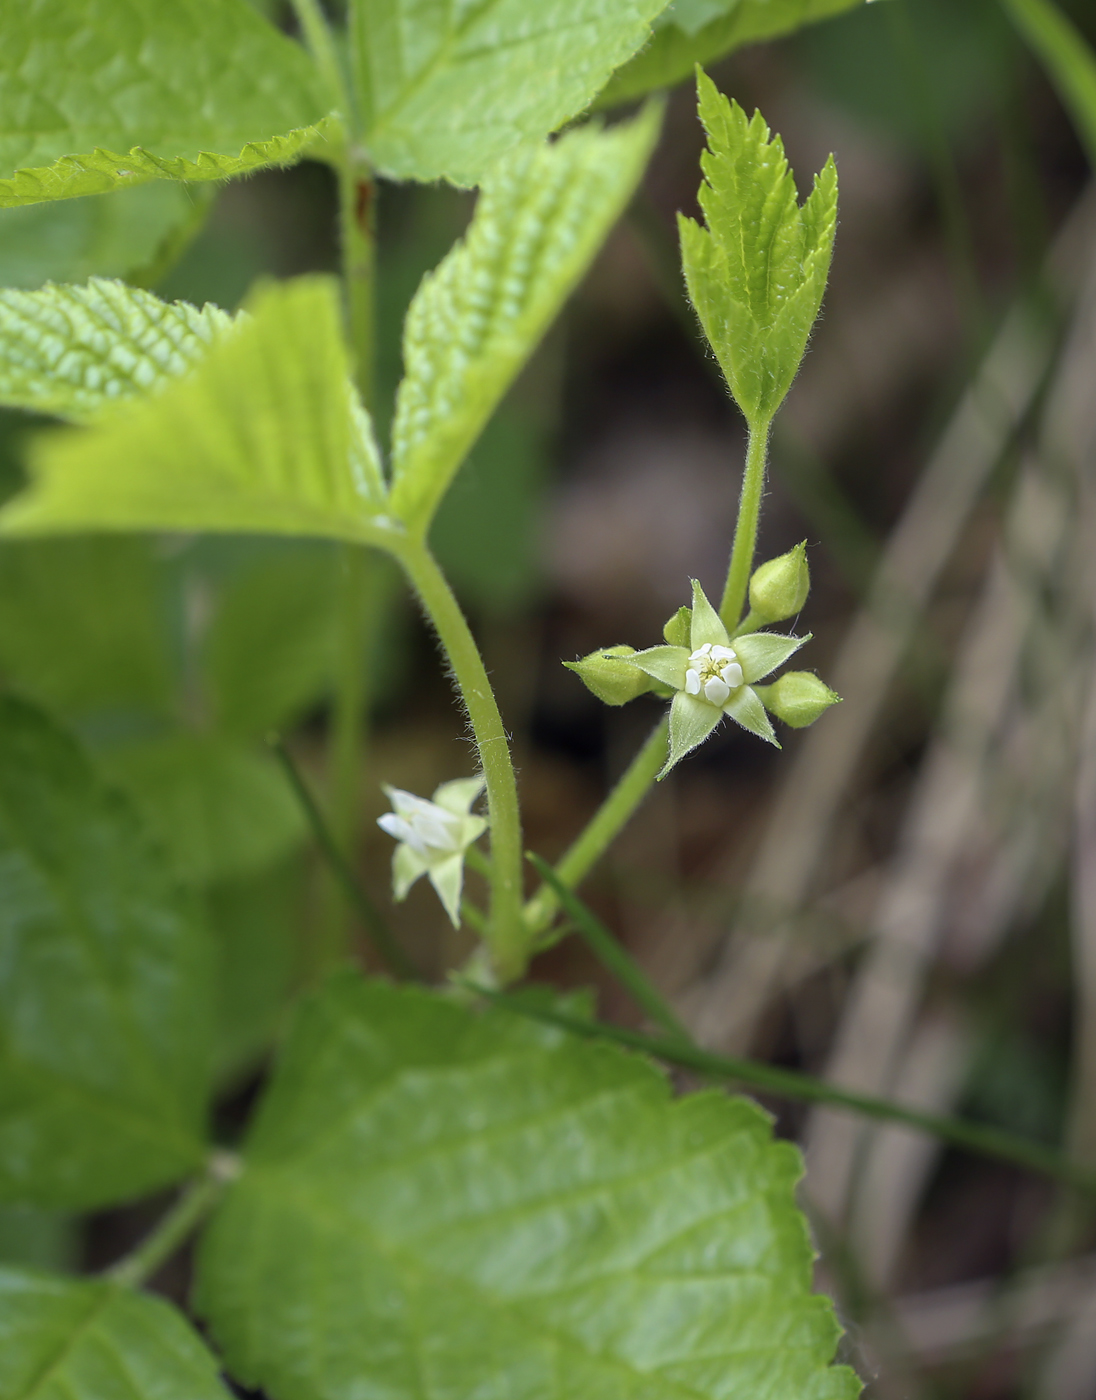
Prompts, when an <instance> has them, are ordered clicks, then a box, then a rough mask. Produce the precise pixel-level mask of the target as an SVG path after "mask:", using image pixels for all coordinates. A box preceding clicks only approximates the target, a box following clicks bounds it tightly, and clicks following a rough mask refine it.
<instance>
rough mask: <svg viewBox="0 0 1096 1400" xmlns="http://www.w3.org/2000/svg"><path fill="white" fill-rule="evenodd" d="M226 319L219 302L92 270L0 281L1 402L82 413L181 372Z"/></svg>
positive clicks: (93, 413)
mask: <svg viewBox="0 0 1096 1400" xmlns="http://www.w3.org/2000/svg"><path fill="white" fill-rule="evenodd" d="M232 324H233V319H232V317H231V316H228V315H226V313H225V312H223V311H222V310H221V309H220V308H219V307H216V306H204V307H202V309H201V310H199V309H198V307H196V306H190V305H189V304H188V303H187V302H185V301H176V302H171V303H168V302H164V301H161V300H160V298H159V297H156V296H153V295H152V293H151V292H146V291H142V290H141V289H140V288H138V287H127V286H126V285H125V284H124V283H122V282H112V281H106V280H104V279H102V278H98V277H93V278H92V279H91V280H90V281H89V282H88V284H87V286H84V287H68V286H65V287H59V286H53V285H48V286H45V287H43V288H41V289H40V290H39V291H35V292H24V291H17V290H14V289H12V290H0V403H3V404H6V405H7V406H8V407H10V408H26V409H31V410H32V411H33V412H35V413H51V414H55V415H56V416H57V417H59V418H67V419H69V420H70V421H72V422H74V423H86V422H90V421H91V420H92V419H94V418H96V417H97V416H99V415H100V414H102V413H103V411H104V410H105V409H108V408H111V407H114V406H115V405H117V404H118V403H121V402H123V401H125V400H127V399H133V398H140V397H143V396H144V395H147V394H149V393H151V392H152V391H153V390H155V389H158V388H161V387H162V386H163V385H164V384H165V383H166V382H167V381H168V380H169V379H172V378H178V377H179V376H181V375H185V374H187V373H189V371H191V370H192V369H194V368H195V367H196V366H197V365H199V364H201V362H202V360H204V359H205V357H206V355H207V354H208V353H209V348H210V346H211V345H212V344H213V343H214V341H215V340H216V339H217V338H218V336H220V335H222V334H223V333H224V332H225V331H226V330H228V329H229V328H230V327H231V326H232Z"/></svg>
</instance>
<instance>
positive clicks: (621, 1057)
mask: <svg viewBox="0 0 1096 1400" xmlns="http://www.w3.org/2000/svg"><path fill="white" fill-rule="evenodd" d="M799 1173H800V1163H799V1157H798V1154H797V1153H796V1151H795V1150H794V1149H793V1148H792V1147H790V1146H789V1145H787V1144H784V1143H775V1142H774V1141H773V1139H772V1134H771V1130H770V1127H769V1123H768V1120H767V1119H766V1117H765V1115H764V1114H763V1113H762V1112H761V1111H760V1110H759V1109H758V1108H757V1107H756V1106H755V1105H753V1104H751V1103H749V1102H748V1101H746V1100H744V1099H738V1098H728V1097H726V1096H725V1095H723V1094H722V1093H717V1092H709V1093H703V1094H694V1095H692V1096H690V1097H688V1098H684V1099H680V1100H678V1101H677V1102H673V1101H672V1100H671V1095H670V1088H669V1085H668V1084H667V1082H666V1079H665V1078H664V1076H663V1075H662V1074H660V1073H659V1072H658V1071H657V1070H656V1069H655V1068H654V1067H653V1066H651V1065H650V1064H648V1063H646V1062H644V1061H643V1060H641V1059H639V1058H637V1057H635V1056H630V1055H625V1054H623V1053H621V1052H620V1051H618V1050H616V1049H614V1048H611V1047H608V1046H605V1045H597V1046H594V1045H591V1044H589V1043H584V1042H578V1041H575V1040H573V1039H571V1038H570V1037H567V1036H564V1035H561V1034H560V1033H558V1032H555V1031H552V1030H548V1029H547V1028H545V1027H543V1026H535V1025H533V1024H531V1023H530V1022H529V1021H527V1020H525V1019H520V1018H516V1017H513V1016H512V1015H510V1014H508V1013H505V1012H501V1011H495V1012H489V1013H486V1014H482V1015H477V1014H475V1013H473V1012H470V1011H468V1010H466V1009H464V1008H462V1007H460V1006H458V1005H456V1004H454V1003H453V1002H452V1001H450V1000H448V999H445V998H442V997H438V996H436V995H433V994H431V993H428V992H423V991H418V990H410V989H396V988H393V987H391V986H387V985H382V984H377V983H373V984H370V983H365V982H362V981H361V980H360V979H359V978H358V977H357V976H356V975H354V974H346V975H345V976H342V977H340V978H338V979H336V980H335V981H334V982H332V983H331V984H330V985H329V986H328V987H327V988H326V990H324V991H323V992H322V993H320V994H319V995H317V996H315V997H314V998H313V999H312V1000H311V1001H310V1002H308V1003H306V1004H305V1006H304V1008H303V1009H302V1010H301V1012H300V1013H299V1016H298V1019H297V1022H296V1024H295V1027H294V1029H293V1031H292V1032H291V1034H290V1037H289V1041H288V1044H287V1045H286V1047H285V1051H284V1055H283V1058H282V1062H281V1064H280V1066H279V1068H278V1070H277V1072H276V1075H275V1079H274V1081H273V1084H272V1085H271V1088H270V1090H269V1091H268V1097H267V1098H266V1100H265V1101H264V1103H263V1105H262V1107H261V1109H260V1111H259V1116H258V1120H257V1124H256V1126H255V1129H254V1131H253V1134H252V1137H251V1141H250V1144H249V1146H248V1148H247V1153H246V1170H245V1172H244V1174H243V1176H242V1177H241V1178H240V1180H239V1182H238V1183H237V1184H235V1185H234V1186H233V1187H231V1188H230V1193H229V1195H228V1197H227V1200H226V1202H225V1204H224V1205H223V1206H222V1207H221V1208H220V1210H219V1212H218V1214H217V1215H216V1216H215V1217H214V1219H213V1222H212V1225H211V1227H210V1230H209V1232H208V1233H207V1235H206V1237H205V1239H204V1241H203V1245H202V1249H201V1253H200V1257H199V1284H198V1305H199V1308H200V1310H201V1312H202V1313H203V1314H204V1315H205V1316H206V1317H208V1318H209V1320H210V1322H211V1325H212V1328H213V1333H214V1335H215V1337H216V1339H217V1341H218V1342H219V1343H220V1344H221V1345H222V1346H223V1348H224V1350H225V1353H226V1357H227V1360H228V1364H229V1367H230V1369H231V1370H232V1373H233V1374H234V1375H235V1376H236V1377H237V1378H238V1379H240V1380H242V1381H243V1382H244V1383H245V1384H247V1385H251V1386H261V1387H262V1388H263V1389H264V1390H266V1391H267V1393H268V1394H270V1395H271V1396H273V1397H275V1400H299V1398H300V1400H303V1397H309V1400H335V1397H342V1396H346V1395H350V1394H355V1395H357V1394H361V1395H365V1394H369V1395H384V1396H386V1397H388V1400H402V1397H406V1398H407V1400H412V1397H414V1400H433V1397H441V1396H467V1395H486V1394H491V1395H500V1396H501V1395H505V1396H506V1397H507V1400H544V1397H545V1396H561V1395H566V1396H572V1397H586V1396H590V1397H593V1396H606V1395H613V1396H618V1397H636V1400H639V1397H648V1396H655V1395H657V1396H659V1397H660V1398H661V1400H678V1398H680V1400H700V1398H701V1397H706V1396H710V1397H713V1398H714V1397H716V1396H718V1397H720V1400H747V1397H748V1398H749V1400H755V1398H756V1397H757V1396H758V1395H761V1394H764V1395H771V1396H774V1397H775V1396H780V1397H785V1396H787V1397H792V1396H794V1397H795V1398H796V1400H822V1397H826V1400H838V1398H839V1397H840V1398H841V1400H844V1397H851V1396H854V1395H855V1394H856V1392H857V1389H858V1386H857V1382H856V1380H855V1378H854V1376H853V1375H852V1373H851V1372H849V1371H847V1370H845V1369H843V1368H840V1369H829V1367H828V1363H829V1361H830V1358H831V1357H832V1355H833V1351H834V1345H835V1343H836V1340H837V1335H838V1327H837V1324H836V1322H835V1320H834V1317H833V1314H832V1311H831V1308H830V1305H829V1303H828V1302H827V1301H826V1300H824V1299H823V1298H820V1297H812V1296H811V1293H810V1278H811V1248H810V1244H809V1241H808V1238H807V1231H806V1228H805V1223H804V1221H803V1218H802V1216H801V1215H800V1214H799V1213H798V1211H797V1210H796V1208H795V1204H794V1199H793V1190H794V1185H795V1181H796V1179H797V1177H798V1176H799Z"/></svg>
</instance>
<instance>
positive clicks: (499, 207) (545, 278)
mask: <svg viewBox="0 0 1096 1400" xmlns="http://www.w3.org/2000/svg"><path fill="white" fill-rule="evenodd" d="M658 117H659V114H658V111H657V109H650V110H648V111H646V112H644V113H643V114H642V115H641V116H640V117H638V118H637V119H636V120H635V121H633V122H630V123H628V124H627V125H621V126H617V127H613V128H612V129H611V130H608V131H603V130H601V129H599V128H598V127H596V126H587V127H583V128H580V129H578V130H576V131H573V132H569V133H568V134H567V135H565V136H563V137H561V138H560V139H559V140H558V141H555V142H553V143H552V144H550V145H549V144H543V143H538V144H537V145H535V146H528V147H525V148H523V149H522V150H520V151H517V152H515V153H513V154H512V155H510V156H507V157H506V159H505V160H503V161H501V162H500V163H499V164H498V165H497V166H496V167H495V169H494V171H493V172H492V174H491V176H490V177H489V179H488V180H487V182H486V183H485V185H484V187H483V192H482V193H481V195H480V197H479V202H478V204H477V206H476V212H475V216H474V217H473V219H472V223H471V225H470V227H469V229H468V232H467V233H466V234H465V236H464V238H463V239H462V240H461V241H460V242H459V243H458V244H457V245H456V247H454V248H453V249H452V251H451V252H450V253H449V254H447V256H446V257H445V258H444V259H443V261H442V262H441V264H440V265H439V266H438V267H437V268H436V269H435V271H434V272H432V273H429V274H428V275H427V276H426V277H425V278H424V279H423V282H422V285H421V286H420V287H419V290H418V292H417V293H416V294H415V299H414V301H412V303H411V308H410V310H409V311H408V313H407V321H406V323H405V326H404V339H403V358H404V368H405V373H404V378H403V382H402V383H401V384H400V387H399V394H398V397H397V401H396V419H395V424H394V426H393V433H392V449H393V489H392V505H393V508H394V510H395V511H396V513H397V514H398V515H399V516H400V517H401V518H402V519H403V520H405V521H406V522H407V524H408V525H409V526H410V527H411V528H413V529H416V530H423V529H425V528H426V526H427V525H428V524H429V522H430V520H431V518H432V517H433V514H434V511H435V510H436V509H437V506H438V504H439V502H440V500H441V498H442V496H443V494H444V493H445V490H446V488H447V487H448V485H449V483H450V481H451V480H452V478H453V475H454V473H455V472H456V470H457V468H458V467H459V466H460V464H461V462H462V461H463V460H464V457H465V456H466V455H467V453H468V450H469V448H470V447H471V446H472V444H473V443H474V442H475V440H476V438H477V437H478V436H479V434H480V432H481V431H482V429H483V426H484V424H485V423H486V422H487V419H488V418H489V417H490V415H491V413H492V412H493V411H494V409H495V407H496V405H497V404H498V402H499V400H500V399H501V398H502V395H503V394H504V393H505V392H506V389H507V388H508V387H509V385H510V384H511V382H512V381H513V379H514V376H515V375H516V374H517V372H518V370H519V369H520V368H521V366H522V365H523V364H524V363H525V361H526V360H527V359H528V357H529V356H530V354H532V352H533V350H534V349H535V348H536V345H537V344H538V342H539V341H540V338H541V337H542V336H543V335H544V332H545V331H546V330H547V328H548V326H549V325H550V323H551V322H552V320H553V319H554V318H555V316H556V315H557V314H558V312H559V310H560V308H561V306H562V305H563V303H564V301H565V300H566V299H567V296H568V295H569V294H570V292H571V291H572V289H573V288H574V286H575V284H576V283H577V282H578V280H579V278H580V277H581V276H582V274H583V272H585V270H586V268H587V267H588V266H589V264H590V262H591V260H592V259H593V257H594V255H595V253H596V252H597V250H598V248H599V247H600V246H601V244H602V242H603V240H604V239H605V237H606V235H607V234H608V232H609V229H610V228H611V227H612V225H613V224H614V223H615V221H616V220H617V218H618V217H619V215H620V213H621V211H622V210H623V208H624V206H625V205H626V204H627V202H628V200H629V198H630V197H631V195H632V192H633V191H634V189H635V187H636V184H637V183H638V182H639V180H640V178H641V176H642V174H643V170H644V167H645V165H646V162H647V158H648V156H649V155H650V152H651V148H652V146H653V145H654V142H655V140H656V138H657V135H658Z"/></svg>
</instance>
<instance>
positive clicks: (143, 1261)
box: [106, 1152, 240, 1288]
mask: <svg viewBox="0 0 1096 1400" xmlns="http://www.w3.org/2000/svg"><path fill="white" fill-rule="evenodd" d="M239 1172H240V1162H239V1158H237V1157H234V1156H233V1155H232V1154H231V1153H230V1152H215V1153H213V1154H212V1155H211V1157H210V1159H209V1165H208V1167H207V1169H206V1172H205V1175H204V1176H200V1177H198V1178H197V1180H195V1181H192V1182H191V1183H190V1185H189V1186H187V1187H185V1188H184V1189H183V1191H182V1192H181V1193H180V1195H179V1198H178V1200H177V1201H176V1202H175V1204H174V1205H173V1206H172V1207H171V1209H170V1210H169V1211H168V1212H167V1214H166V1215H164V1217H163V1218H162V1219H161V1221H160V1222H159V1224H158V1225H157V1226H156V1227H155V1229H154V1230H153V1231H152V1233H151V1234H149V1235H147V1236H146V1237H145V1238H144V1239H143V1240H142V1241H141V1243H140V1244H139V1245H138V1246H137V1248H136V1249H135V1250H133V1251H132V1253H130V1254H127V1255H126V1257H125V1258H124V1259H121V1260H119V1261H118V1263H117V1264H115V1265H114V1266H113V1267H112V1268H111V1269H109V1270H108V1271H107V1275H106V1276H107V1278H109V1279H111V1280H112V1281H113V1282H114V1283H118V1284H121V1285H122V1287H123V1288H139V1287H140V1286H141V1284H143V1283H144V1282H145V1281H146V1279H149V1278H151V1277H152V1275H153V1274H155V1273H156V1271H157V1270H158V1269H159V1268H160V1266H161V1265H162V1264H165V1263H166V1262H167V1260H168V1259H170V1258H171V1256H172V1255H173V1254H174V1253H175V1252H176V1250H178V1249H179V1248H180V1246H181V1245H183V1244H184V1243H185V1242H186V1240H187V1239H188V1238H189V1236H190V1235H191V1234H192V1233H193V1232H194V1230H195V1229H197V1227H198V1226H199V1225H200V1224H201V1222H202V1221H203V1220H204V1219H205V1218H206V1216H207V1215H208V1214H209V1212H210V1211H211V1210H212V1209H213V1207H214V1206H215V1205H216V1204H217V1202H218V1201H219V1200H220V1199H221V1196H222V1195H223V1194H224V1191H225V1188H226V1187H227V1186H228V1184H229V1182H230V1181H232V1180H233V1179H234V1178H235V1177H236V1176H238V1175H239Z"/></svg>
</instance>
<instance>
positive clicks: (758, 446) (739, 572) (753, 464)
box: [719, 419, 772, 632]
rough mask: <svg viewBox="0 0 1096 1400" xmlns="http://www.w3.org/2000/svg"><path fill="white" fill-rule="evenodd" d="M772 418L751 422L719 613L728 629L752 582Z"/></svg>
mask: <svg viewBox="0 0 1096 1400" xmlns="http://www.w3.org/2000/svg"><path fill="white" fill-rule="evenodd" d="M771 429H772V420H771V419H766V420H764V421H762V422H759V423H753V424H751V425H750V439H749V443H748V445H747V447H746V470H745V472H744V473H743V476H742V495H741V496H740V497H739V501H738V520H737V521H736V522H735V527H734V544H733V545H732V546H731V562H730V565H729V566H728V568H727V583H726V586H725V587H724V589H723V601H722V602H721V603H720V605H719V615H720V617H721V618H722V619H723V625H724V626H725V627H726V629H727V631H728V632H733V631H734V630H735V628H736V627H737V626H738V623H739V619H740V618H741V617H742V609H743V608H744V607H745V605H746V590H747V589H748V588H749V586H750V572H751V570H752V568H753V559H754V551H755V550H756V548H757V522H758V519H759V517H760V515H761V497H762V495H763V494H764V490H765V462H766V459H767V458H768V454H769V433H770V431H771Z"/></svg>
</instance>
